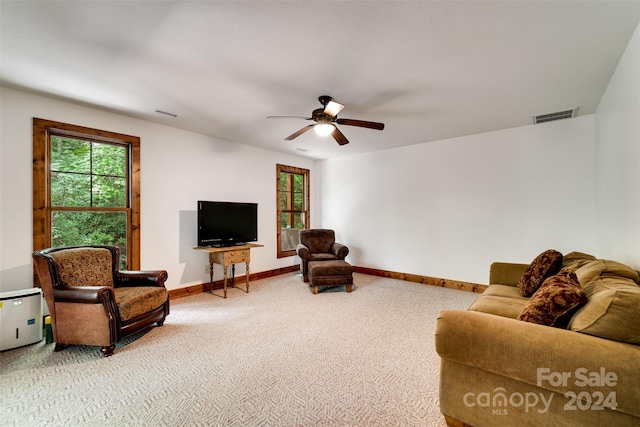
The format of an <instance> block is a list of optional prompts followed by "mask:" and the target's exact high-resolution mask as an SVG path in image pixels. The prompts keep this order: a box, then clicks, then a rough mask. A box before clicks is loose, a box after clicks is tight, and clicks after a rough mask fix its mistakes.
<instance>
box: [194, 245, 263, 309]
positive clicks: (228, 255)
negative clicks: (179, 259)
mask: <svg viewBox="0 0 640 427" xmlns="http://www.w3.org/2000/svg"><path fill="white" fill-rule="evenodd" d="M263 246H264V245H261V244H259V243H247V244H245V245H241V246H224V247H219V248H217V247H209V246H198V247H195V248H193V249H195V250H198V251H205V252H208V253H209V280H210V282H211V293H213V265H214V264H220V265H222V267H223V269H224V271H223V277H224V279H223V282H222V283H223V292H224V296H223V298H226V297H227V272H228V270H229V266H230V265H231V287H232V288H235V287H236V286H235V278H236V266H235V264H239V263H241V262H244V263H245V264H246V266H247V272H246V292H247V293H249V261H250V260H251V248H261V247H263ZM238 289H241V288H238ZM241 290H244V289H241Z"/></svg>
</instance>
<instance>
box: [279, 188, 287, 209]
mask: <svg viewBox="0 0 640 427" xmlns="http://www.w3.org/2000/svg"><path fill="white" fill-rule="evenodd" d="M278 198H279V200H280V210H285V209H289V206H287V201H288V199H289V198H288V197H287V193H282V192H281V193H279V196H278Z"/></svg>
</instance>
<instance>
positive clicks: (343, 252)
mask: <svg viewBox="0 0 640 427" xmlns="http://www.w3.org/2000/svg"><path fill="white" fill-rule="evenodd" d="M331 253H332V254H334V255H335V256H337V257H338V259H345V258H346V257H347V255H349V248H348V247H346V246H345V245H343V244H342V243H334V244H333V245H331Z"/></svg>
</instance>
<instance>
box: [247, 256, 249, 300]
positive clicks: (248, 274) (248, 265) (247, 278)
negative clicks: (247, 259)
mask: <svg viewBox="0 0 640 427" xmlns="http://www.w3.org/2000/svg"><path fill="white" fill-rule="evenodd" d="M247 293H249V263H247Z"/></svg>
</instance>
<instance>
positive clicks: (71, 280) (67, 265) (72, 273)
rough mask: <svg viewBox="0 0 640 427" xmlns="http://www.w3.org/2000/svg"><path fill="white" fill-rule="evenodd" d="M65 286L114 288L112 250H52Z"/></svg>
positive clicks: (60, 277)
mask: <svg viewBox="0 0 640 427" xmlns="http://www.w3.org/2000/svg"><path fill="white" fill-rule="evenodd" d="M51 258H53V259H54V260H55V263H56V268H57V269H58V277H59V279H60V284H61V285H63V286H109V287H111V288H113V270H112V263H113V260H112V255H111V251H109V250H108V249H103V248H74V249H68V250H65V251H59V252H52V253H51Z"/></svg>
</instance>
